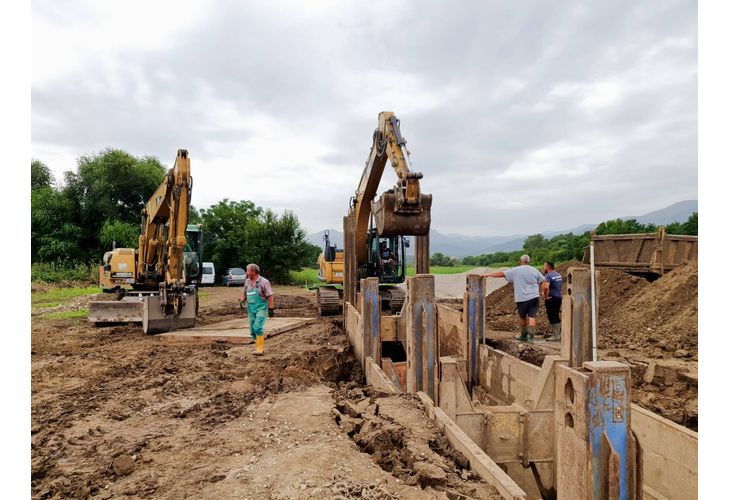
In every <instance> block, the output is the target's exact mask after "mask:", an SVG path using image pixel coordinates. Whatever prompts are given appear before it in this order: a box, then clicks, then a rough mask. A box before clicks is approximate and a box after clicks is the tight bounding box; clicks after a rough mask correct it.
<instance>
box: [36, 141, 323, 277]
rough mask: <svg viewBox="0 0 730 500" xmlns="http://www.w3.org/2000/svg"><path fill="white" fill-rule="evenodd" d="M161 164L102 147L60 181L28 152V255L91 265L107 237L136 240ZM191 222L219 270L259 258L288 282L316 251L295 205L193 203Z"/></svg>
mask: <svg viewBox="0 0 730 500" xmlns="http://www.w3.org/2000/svg"><path fill="white" fill-rule="evenodd" d="M166 170H167V169H166V168H165V167H164V166H163V165H162V164H161V163H160V161H159V160H157V159H156V158H153V157H150V156H144V157H141V158H138V157H135V156H133V155H131V154H129V153H127V152H125V151H122V150H120V149H106V150H104V151H101V152H99V153H96V154H91V155H87V156H82V157H80V158H79V159H78V161H77V166H76V169H75V171H67V172H65V173H64V176H63V179H62V180H58V181H57V180H56V179H55V178H54V176H53V174H52V172H51V169H50V168H49V167H48V166H47V165H45V164H44V163H43V162H41V161H39V160H31V262H32V263H34V264H47V265H50V266H53V267H54V269H59V268H60V269H73V268H78V267H79V266H83V265H87V266H91V267H92V268H93V269H95V268H96V266H97V265H98V264H99V263H100V262H101V258H102V256H103V254H104V252H106V251H108V250H110V249H111V248H112V245H114V244H116V246H117V247H130V248H136V247H137V244H138V237H139V234H140V231H141V227H140V223H141V210H142V208H143V207H144V205H145V204H146V203H147V200H148V199H149V197H150V196H152V194H153V193H154V191H155V190H156V189H157V187H158V186H159V184H160V182H161V181H162V178H163V176H164V174H165V172H166ZM194 199H195V192H194V190H193V200H194ZM189 223H199V224H201V225H202V227H203V238H204V255H203V259H204V260H205V261H212V262H214V263H215V264H216V266H217V270H218V271H219V272H223V271H225V269H226V268H228V267H241V266H245V265H246V264H247V263H249V262H256V263H258V264H259V266H260V267H261V269H262V273H266V276H267V277H269V278H270V279H272V280H274V281H277V282H285V281H286V280H287V278H288V273H289V271H290V270H299V269H301V268H302V267H303V266H306V265H314V264H315V263H316V259H317V255H318V254H319V252H320V248H319V247H317V246H315V245H312V244H310V243H309V242H307V241H306V240H305V236H306V234H305V231H304V229H303V228H302V227H301V224H300V222H299V220H298V218H297V217H296V215H295V214H294V213H293V212H291V211H285V212H284V213H283V214H276V213H274V212H273V211H271V210H268V209H264V208H262V207H259V206H257V205H255V204H254V203H253V202H252V201H247V200H241V201H230V200H228V199H224V200H222V201H220V202H218V203H216V204H215V205H213V206H211V207H209V208H206V209H201V210H197V209H195V207H191V209H190V213H189ZM92 272H93V271H92Z"/></svg>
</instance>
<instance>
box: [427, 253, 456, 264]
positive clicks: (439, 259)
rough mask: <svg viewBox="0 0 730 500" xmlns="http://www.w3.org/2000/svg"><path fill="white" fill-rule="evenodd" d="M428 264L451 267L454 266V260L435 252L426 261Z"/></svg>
mask: <svg viewBox="0 0 730 500" xmlns="http://www.w3.org/2000/svg"><path fill="white" fill-rule="evenodd" d="M428 263H429V265H431V266H445V267H453V266H455V265H456V259H455V258H453V257H449V256H448V255H444V254H442V253H441V252H436V253H435V254H433V255H432V256H431V258H430V259H429V260H428Z"/></svg>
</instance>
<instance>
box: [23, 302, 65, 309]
mask: <svg viewBox="0 0 730 500" xmlns="http://www.w3.org/2000/svg"><path fill="white" fill-rule="evenodd" d="M60 305H61V303H60V302H38V303H34V304H31V305H30V308H31V309H44V308H46V307H56V306H60Z"/></svg>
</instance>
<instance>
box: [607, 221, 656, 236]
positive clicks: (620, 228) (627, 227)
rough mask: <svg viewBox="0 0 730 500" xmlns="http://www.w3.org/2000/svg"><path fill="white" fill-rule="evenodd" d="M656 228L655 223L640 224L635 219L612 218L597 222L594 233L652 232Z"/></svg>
mask: <svg viewBox="0 0 730 500" xmlns="http://www.w3.org/2000/svg"><path fill="white" fill-rule="evenodd" d="M656 230H657V226H656V224H642V223H640V222H638V221H637V220H636V219H625V220H623V219H613V220H608V221H605V222H601V223H600V224H598V226H597V227H596V234H635V233H653V232H654V231H656Z"/></svg>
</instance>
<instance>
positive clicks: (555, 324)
mask: <svg viewBox="0 0 730 500" xmlns="http://www.w3.org/2000/svg"><path fill="white" fill-rule="evenodd" d="M542 273H543V274H544V275H545V282H546V283H547V285H548V286H546V287H545V286H543V290H542V296H543V298H544V299H545V310H546V311H547V317H548V321H549V322H550V328H551V329H552V331H553V333H552V335H550V336H549V337H548V338H546V339H545V340H548V341H550V342H557V341H559V340H560V328H561V325H560V307H561V306H562V304H563V277H562V276H560V273H559V272H557V271H556V270H555V264H553V263H552V262H549V261H548V262H545V264H544V265H543V266H542Z"/></svg>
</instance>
